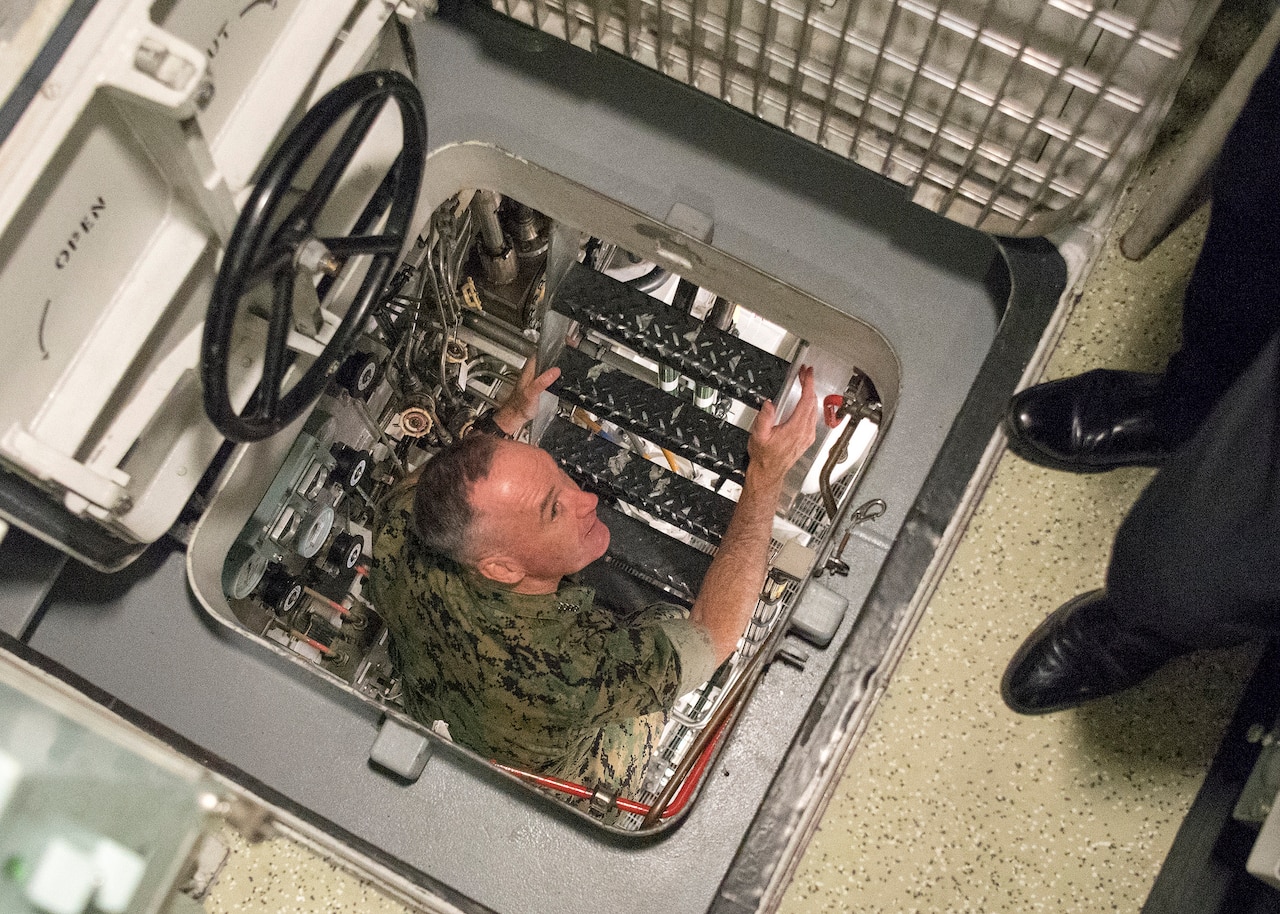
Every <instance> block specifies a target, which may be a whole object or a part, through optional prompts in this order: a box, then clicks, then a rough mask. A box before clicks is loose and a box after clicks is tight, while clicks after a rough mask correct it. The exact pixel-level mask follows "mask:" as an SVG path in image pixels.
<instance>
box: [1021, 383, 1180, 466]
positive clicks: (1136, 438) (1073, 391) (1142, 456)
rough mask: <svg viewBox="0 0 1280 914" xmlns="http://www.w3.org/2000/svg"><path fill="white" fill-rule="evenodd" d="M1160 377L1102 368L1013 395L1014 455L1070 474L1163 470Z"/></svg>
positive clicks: (1165, 448)
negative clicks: (1125, 469)
mask: <svg viewBox="0 0 1280 914" xmlns="http://www.w3.org/2000/svg"><path fill="white" fill-rule="evenodd" d="M1159 383H1160V375H1155V374H1141V373H1139V372H1135V371H1113V370H1111V369H1107V368H1098V369H1095V370H1093V371H1088V372H1085V373H1084V374H1082V375H1076V376H1075V377H1071V378H1063V379H1062V380H1060V381H1049V382H1047V383H1045V384H1037V385H1036V386H1034V387H1028V388H1027V389H1026V390H1023V391H1020V392H1019V393H1017V394H1014V396H1013V399H1012V400H1010V401H1009V409H1008V412H1006V413H1005V420H1004V424H1005V431H1006V432H1007V433H1008V435H1009V449H1010V450H1012V451H1013V452H1014V453H1015V454H1017V455H1018V456H1019V457H1021V458H1023V459H1024V460H1029V461H1031V462H1032V463H1037V464H1040V465H1041V466H1046V467H1049V468H1050V469H1054V470H1066V471H1068V472H1071V473H1100V472H1102V471H1104V470H1112V469H1115V468H1116V467H1126V466H1159V465H1160V464H1162V463H1163V462H1164V460H1165V457H1167V456H1168V452H1169V450H1168V446H1167V444H1166V443H1165V441H1164V438H1163V436H1162V435H1161V433H1160V430H1159V428H1158V427H1157V425H1156V419H1155V402H1156V388H1157V386H1158V385H1159Z"/></svg>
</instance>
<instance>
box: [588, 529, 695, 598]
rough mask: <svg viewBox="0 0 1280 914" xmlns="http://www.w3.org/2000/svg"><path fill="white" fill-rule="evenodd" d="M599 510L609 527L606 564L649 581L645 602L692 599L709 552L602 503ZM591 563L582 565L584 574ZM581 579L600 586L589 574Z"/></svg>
mask: <svg viewBox="0 0 1280 914" xmlns="http://www.w3.org/2000/svg"><path fill="white" fill-rule="evenodd" d="M598 513H599V515H600V520H601V522H602V523H603V524H604V525H605V526H606V527H608V528H609V551H608V552H607V553H606V554H605V557H604V561H605V564H606V565H608V566H610V567H612V568H614V569H616V570H617V571H618V572H620V573H625V574H627V575H629V576H630V577H633V578H635V579H637V580H638V581H641V582H643V583H644V584H646V585H649V586H650V588H651V592H650V595H649V596H648V597H647V598H646V600H645V602H646V603H651V602H654V601H655V600H670V601H672V602H678V603H683V604H685V605H691V604H692V603H693V601H694V599H695V598H696V597H697V596H698V591H699V590H700V589H701V587H702V579H703V578H705V577H706V575H707V568H708V567H710V565H711V556H710V555H708V554H707V553H705V552H700V551H698V550H697V549H695V548H693V547H692V546H690V545H689V544H688V543H684V542H681V541H680V540H678V539H675V538H673V537H670V536H668V535H667V534H665V533H663V532H662V531H660V530H655V529H654V528H653V527H650V526H649V525H648V524H646V523H645V522H644V521H642V520H637V519H636V518H634V517H628V516H627V515H625V514H623V513H622V512H620V511H617V510H615V509H614V508H610V507H608V506H606V505H604V504H601V505H600V507H599V509H598ZM592 567H593V566H588V567H587V568H586V569H584V570H583V573H584V575H585V573H586V572H587V571H589V570H591V569H592ZM584 583H588V584H591V585H592V586H595V587H596V588H597V590H599V589H600V584H599V583H598V582H597V581H596V580H593V579H590V578H589V577H584Z"/></svg>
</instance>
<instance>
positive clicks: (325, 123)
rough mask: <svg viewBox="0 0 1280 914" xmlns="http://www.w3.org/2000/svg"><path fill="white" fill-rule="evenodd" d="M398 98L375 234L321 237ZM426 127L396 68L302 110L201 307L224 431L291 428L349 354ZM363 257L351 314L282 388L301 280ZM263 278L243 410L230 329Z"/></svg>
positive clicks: (355, 81) (359, 79)
mask: <svg viewBox="0 0 1280 914" xmlns="http://www.w3.org/2000/svg"><path fill="white" fill-rule="evenodd" d="M391 101H394V102H395V104H396V106H397V107H398V108H399V111H400V124H401V137H402V144H401V149H400V154H399V155H398V156H397V157H396V160H395V163H394V164H393V165H392V166H391V171H390V172H389V173H388V175H387V182H386V183H388V184H389V185H390V186H389V188H388V191H389V192H388V194H387V197H388V198H389V199H390V201H391V202H390V210H389V212H388V213H387V218H386V222H385V224H384V225H383V228H382V229H381V231H380V232H379V233H378V234H373V235H366V234H357V235H352V236H344V237H338V238H332V237H325V238H317V237H316V235H315V223H316V220H317V219H318V217H319V216H320V214H321V212H322V211H323V210H324V207H325V204H326V203H327V202H328V201H329V198H330V197H331V196H333V194H334V191H335V190H336V189H337V187H338V182H339V180H340V179H341V178H342V176H343V173H344V172H345V171H346V170H347V167H348V166H349V165H350V164H351V160H352V158H353V157H354V155H355V152H356V149H357V148H358V147H359V146H360V143H361V141H362V140H363V139H364V138H365V137H366V136H367V135H368V133H369V131H370V129H372V127H373V124H374V122H375V121H376V120H377V118H378V115H379V114H380V113H381V111H382V109H383V107H384V106H385V105H386V104H387V103H388V102H391ZM348 112H354V113H352V115H351V117H350V120H349V123H348V124H347V125H346V127H345V129H344V130H343V132H342V136H341V139H340V140H339V142H338V145H337V147H336V149H335V150H334V152H333V154H332V155H331V156H330V157H329V159H328V160H327V161H325V162H324V163H323V165H322V166H321V167H320V169H319V171H318V174H317V176H316V178H315V180H314V182H313V183H312V184H311V186H310V187H309V188H306V189H305V190H304V191H303V192H302V197H301V199H300V200H299V201H298V202H297V203H296V204H295V205H294V206H293V208H292V209H290V210H289V211H288V212H286V213H285V214H284V215H283V216H278V215H277V211H278V210H279V209H280V208H281V204H282V202H283V201H284V200H285V199H286V197H288V196H290V192H291V191H293V190H294V184H293V182H294V178H295V177H296V176H297V174H298V172H299V170H300V169H301V168H302V166H303V165H304V163H306V161H307V159H308V157H309V156H310V155H311V152H312V150H314V149H315V148H316V146H317V145H318V144H319V143H320V141H321V140H322V139H323V138H324V136H325V135H326V134H327V133H328V132H329V131H330V130H331V129H333V127H334V125H335V124H337V123H338V122H339V121H340V120H341V119H342V118H343V117H344V116H345V115H347V114H348ZM426 133H427V123H426V114H425V112H424V110H423V104H422V96H421V94H419V92H418V90H417V88H416V87H415V86H414V84H413V83H412V82H411V81H410V80H409V79H408V78H407V77H405V76H402V75H401V74H399V73H396V72H394V71H391V70H376V71H371V72H368V73H361V74H360V75H358V76H355V77H352V78H351V79H349V80H347V81H346V82H343V83H340V84H339V85H337V86H335V87H334V88H333V89H332V90H331V91H329V92H328V93H327V94H326V95H325V96H324V98H322V99H320V101H319V102H317V103H316V104H315V106H313V107H312V108H311V110H310V111H308V112H307V113H306V114H305V115H304V116H303V118H302V120H301V121H299V122H298V124H297V126H296V127H294V128H293V130H291V131H290V132H289V135H288V136H287V137H286V138H285V140H284V142H283V143H282V144H281V145H280V148H279V149H278V150H277V151H276V153H275V155H273V156H272V158H271V161H270V162H269V163H268V164H267V167H266V169H265V170H264V171H263V174H262V178H261V179H260V180H259V181H258V183H257V185H256V186H255V187H254V189H253V192H252V193H251V194H250V196H249V199H248V201H247V202H246V203H245V206H244V209H243V210H242V211H241V213H240V218H239V219H238V220H237V222H236V227H235V230H234V231H233V232H232V234H231V240H230V242H229V243H228V244H227V250H226V253H225V255H224V257H223V260H222V268H221V269H220V270H219V271H218V278H217V281H216V282H215V283H214V287H213V295H212V297H211V298H210V300H209V312H208V315H207V316H206V318H205V325H204V339H203V343H202V348H201V381H202V384H203V388H204V407H205V412H206V413H208V415H209V418H210V420H211V421H212V422H213V424H214V426H216V427H217V429H218V431H220V432H222V434H224V435H225V436H226V437H228V438H230V439H231V440H233V441H260V440H262V439H264V438H267V437H270V436H271V435H273V434H275V433H276V432H278V431H279V430H280V429H282V428H284V427H285V426H286V425H288V424H289V423H290V422H292V421H293V420H294V419H296V418H297V417H298V416H300V415H301V414H302V413H303V412H304V411H305V410H306V409H307V407H308V406H310V405H311V404H312V403H313V402H314V401H315V400H316V399H317V398H318V397H319V396H320V394H321V393H323V392H324V389H325V387H326V385H327V384H328V383H329V380H330V379H331V378H332V377H333V375H334V373H335V372H336V371H337V370H338V366H339V365H340V364H341V362H342V360H343V359H344V358H346V356H347V355H348V354H349V353H350V351H351V348H352V346H353V344H354V343H355V340H356V337H357V336H358V334H359V332H360V329H361V328H362V327H363V325H364V323H365V319H366V318H367V317H368V314H369V310H370V308H371V307H372V305H373V303H374V300H375V299H376V297H377V296H378V295H379V293H380V292H381V291H382V289H383V287H384V286H385V285H386V282H387V278H388V276H389V275H390V273H391V269H392V267H393V266H394V265H395V260H396V257H397V256H398V255H399V253H400V250H401V248H402V247H403V246H404V241H405V238H406V236H407V233H408V231H409V222H410V220H411V219H412V218H413V213H414V208H415V206H416V205H417V200H418V189H419V187H420V185H421V183H422V168H423V162H424V160H425V156H426ZM357 258H361V259H363V258H370V262H369V264H368V267H367V270H366V272H365V275H364V280H363V282H362V283H361V284H360V288H359V290H358V291H357V292H356V295H355V298H354V299H353V301H352V302H351V306H350V307H349V308H348V309H347V312H346V315H345V316H344V317H343V318H342V321H341V323H340V324H339V325H338V327H337V329H336V330H335V331H334V333H333V336H332V338H331V339H330V340H329V342H328V343H327V344H326V346H325V348H324V350H323V352H321V353H320V355H318V356H317V357H316V359H315V361H313V362H312V363H311V365H310V366H308V367H307V369H306V371H305V372H304V373H303V374H302V377H300V378H299V379H298V381H297V383H295V384H294V385H293V386H292V387H291V388H289V390H288V391H285V390H283V389H282V388H283V385H284V376H285V372H286V371H287V369H288V366H289V358H288V352H287V346H286V342H287V340H288V337H289V331H290V329H291V327H292V324H293V291H294V283H295V282H300V281H301V282H311V281H312V276H313V275H314V274H315V273H316V272H317V271H326V272H329V273H330V274H332V273H334V272H337V271H339V270H340V269H342V265H343V262H344V261H345V262H349V261H352V260H355V259H357ZM267 283H269V284H270V286H271V298H272V304H271V314H270V317H269V320H268V328H267V342H266V351H265V353H264V356H263V361H262V380H261V382H260V383H259V385H258V390H257V393H256V394H255V395H254V396H253V398H252V399H251V400H250V401H249V404H248V405H247V406H246V407H245V408H244V411H243V412H239V413H237V412H236V410H235V408H234V407H233V406H232V404H231V398H230V394H229V391H228V376H227V369H228V360H229V358H230V351H231V339H232V328H233V327H234V325H235V320H236V313H237V311H238V310H239V309H240V307H241V303H242V301H243V300H244V298H245V297H246V296H247V295H248V294H249V293H250V292H251V291H253V290H254V289H255V288H256V287H258V286H260V285H263V284H267Z"/></svg>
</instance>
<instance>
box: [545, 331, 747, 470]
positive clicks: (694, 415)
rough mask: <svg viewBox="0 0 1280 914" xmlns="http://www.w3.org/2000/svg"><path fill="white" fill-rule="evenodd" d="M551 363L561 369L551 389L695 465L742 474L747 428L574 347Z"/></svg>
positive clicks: (571, 401)
mask: <svg viewBox="0 0 1280 914" xmlns="http://www.w3.org/2000/svg"><path fill="white" fill-rule="evenodd" d="M556 364H558V365H559V366H560V372H561V373H560V377H559V379H558V380H557V381H556V382H555V384H553V385H552V386H551V391H552V393H554V394H556V395H557V396H559V397H561V398H562V399H564V400H567V401H569V402H570V403H575V404H577V405H578V406H581V407H583V408H584V409H587V410H589V411H590V412H592V413H594V414H596V415H597V416H601V417H602V418H605V419H608V420H609V421H610V422H614V423H617V424H618V425H620V426H622V427H623V428H626V429H630V430H631V431H633V432H635V433H636V434H637V435H642V436H643V437H645V438H648V439H649V440H650V441H652V442H654V443H655V444H658V445H660V446H662V447H665V448H667V449H668V450H670V451H674V452H675V453H677V454H679V455H680V456H681V457H687V458H688V459H690V460H692V461H693V462H694V463H696V464H698V465H699V466H703V467H706V468H707V469H710V470H715V471H716V472H718V473H721V474H723V475H726V476H732V477H734V478H735V479H738V480H739V481H740V480H741V479H742V478H743V473H744V472H745V470H746V458H747V431H746V429H741V428H738V427H737V426H736V425H733V424H731V423H728V422H725V421H723V420H721V419H717V418H716V417H715V416H713V415H711V414H710V413H708V412H706V411H705V410H702V409H699V408H698V407H697V406H694V405H693V404H692V403H690V402H689V401H687V400H681V399H680V398H679V397H677V396H674V395H673V394H669V393H667V392H666V391H664V390H660V389H658V388H656V387H653V386H651V385H649V384H646V383H645V382H644V381H641V380H640V379H639V378H633V377H632V376H631V375H629V374H627V373H626V372H623V371H619V370H618V369H616V368H610V367H608V366H607V365H604V364H602V363H600V362H597V361H595V360H594V359H592V358H590V357H589V356H587V355H585V354H584V353H582V352H579V351H578V350H576V349H569V348H567V347H566V348H565V350H564V352H562V353H561V355H560V360H559V361H558V362H557V363H556Z"/></svg>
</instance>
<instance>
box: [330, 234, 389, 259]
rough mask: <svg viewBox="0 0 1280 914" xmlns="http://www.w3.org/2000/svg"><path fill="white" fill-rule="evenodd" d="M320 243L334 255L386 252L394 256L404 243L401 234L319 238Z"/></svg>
mask: <svg viewBox="0 0 1280 914" xmlns="http://www.w3.org/2000/svg"><path fill="white" fill-rule="evenodd" d="M320 243H321V244H323V245H324V246H325V247H326V248H328V249H329V253H331V254H333V255H334V256H335V257H355V256H357V255H359V254H386V255H388V256H395V255H396V254H398V253H399V252H400V246H401V245H402V244H404V236H403V235H351V236H344V237H341V238H321V239H320Z"/></svg>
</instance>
